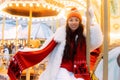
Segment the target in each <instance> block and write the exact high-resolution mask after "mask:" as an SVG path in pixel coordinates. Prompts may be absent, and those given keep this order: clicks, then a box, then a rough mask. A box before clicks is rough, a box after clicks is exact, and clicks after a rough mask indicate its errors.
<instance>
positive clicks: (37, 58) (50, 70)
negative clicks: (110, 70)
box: [8, 8, 103, 80]
mask: <svg viewBox="0 0 120 80" xmlns="http://www.w3.org/2000/svg"><path fill="white" fill-rule="evenodd" d="M84 28H85V27H84V26H83V24H82V16H81V15H80V13H79V11H78V10H77V9H76V8H72V9H71V11H70V12H69V13H68V15H67V20H66V26H64V27H60V28H58V29H57V31H56V32H55V34H54V35H53V36H52V37H51V38H50V39H49V40H46V42H45V43H44V45H43V46H42V47H41V48H40V49H38V50H23V51H18V52H17V53H16V55H15V56H14V57H13V59H12V60H11V62H10V65H9V68H8V75H9V76H10V78H11V80H16V79H18V78H20V75H21V72H22V71H23V70H24V69H26V68H29V67H31V66H33V65H35V64H37V63H39V62H41V61H42V60H43V59H45V58H46V57H49V60H48V65H47V67H46V70H45V71H44V72H43V73H42V74H41V75H40V80H90V74H89V71H88V67H87V63H86V35H85V30H84ZM90 38H91V40H90V42H91V44H90V50H91V51H92V50H94V49H96V48H98V47H99V46H100V45H101V44H102V40H103V37H102V33H101V30H100V27H99V25H98V24H92V26H90Z"/></svg>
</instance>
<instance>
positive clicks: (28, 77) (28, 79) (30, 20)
mask: <svg viewBox="0 0 120 80" xmlns="http://www.w3.org/2000/svg"><path fill="white" fill-rule="evenodd" d="M31 25H32V8H31V6H30V13H29V22H28V47H30V36H31ZM26 80H30V68H29V69H27V73H26Z"/></svg>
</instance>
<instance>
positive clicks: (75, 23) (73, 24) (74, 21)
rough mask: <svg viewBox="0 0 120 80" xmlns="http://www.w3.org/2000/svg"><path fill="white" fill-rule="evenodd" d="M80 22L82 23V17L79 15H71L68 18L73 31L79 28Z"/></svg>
mask: <svg viewBox="0 0 120 80" xmlns="http://www.w3.org/2000/svg"><path fill="white" fill-rule="evenodd" d="M79 24H80V19H79V18H77V17H70V18H69V19H68V26H69V28H70V29H71V30H72V31H73V32H74V31H75V30H77V28H78V27H79Z"/></svg>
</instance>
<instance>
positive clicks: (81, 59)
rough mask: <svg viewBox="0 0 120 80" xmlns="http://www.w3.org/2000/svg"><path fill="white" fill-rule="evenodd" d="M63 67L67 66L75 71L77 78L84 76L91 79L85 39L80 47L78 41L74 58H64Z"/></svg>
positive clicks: (87, 79)
mask: <svg viewBox="0 0 120 80" xmlns="http://www.w3.org/2000/svg"><path fill="white" fill-rule="evenodd" d="M71 47H72V48H73V49H75V48H74V47H73V45H71ZM70 52H72V50H70ZM69 54H71V53H69ZM61 67H63V68H66V69H67V70H68V71H70V72H73V73H74V76H75V77H76V78H84V80H90V74H89V71H88V66H87V63H86V42H85V41H83V45H82V47H80V43H78V46H77V51H76V54H75V56H74V59H70V60H66V59H64V58H63V60H62V63H61Z"/></svg>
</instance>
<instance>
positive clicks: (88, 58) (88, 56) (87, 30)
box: [86, 0, 90, 71]
mask: <svg viewBox="0 0 120 80" xmlns="http://www.w3.org/2000/svg"><path fill="white" fill-rule="evenodd" d="M89 7H90V0H87V13H86V16H87V23H86V32H87V33H86V35H87V37H86V44H87V48H86V49H87V50H86V53H87V55H86V58H87V64H88V70H89V71H90V27H89V26H90V15H89Z"/></svg>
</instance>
